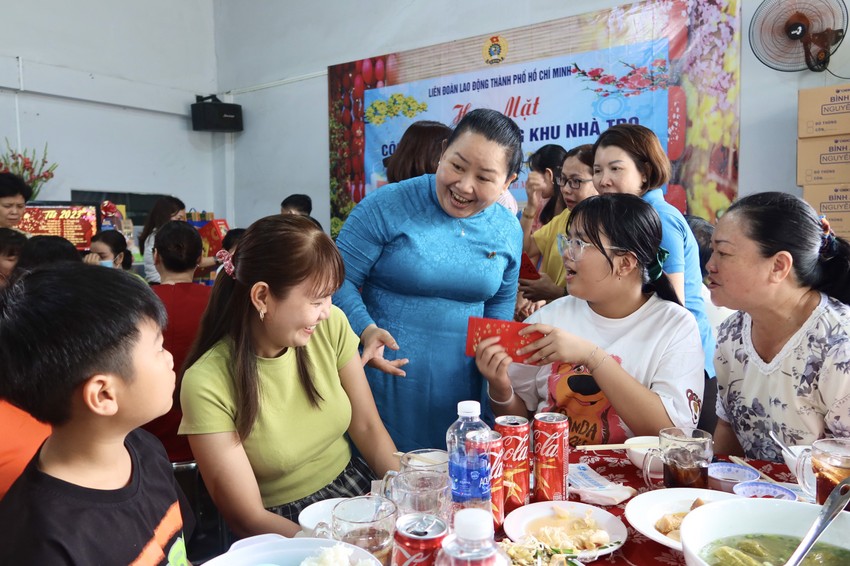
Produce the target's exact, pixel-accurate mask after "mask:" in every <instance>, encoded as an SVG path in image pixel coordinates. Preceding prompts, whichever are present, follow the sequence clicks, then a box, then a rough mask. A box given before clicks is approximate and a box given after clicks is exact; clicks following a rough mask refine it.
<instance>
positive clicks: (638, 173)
mask: <svg viewBox="0 0 850 566" xmlns="http://www.w3.org/2000/svg"><path fill="white" fill-rule="evenodd" d="M670 175H671V166H670V160H669V159H668V158H667V155H666V154H665V153H664V148H663V147H661V142H660V141H658V137H657V136H656V135H655V133H653V131H652V130H650V129H649V128H647V127H645V126H641V125H638V124H617V125H616V126H612V127H610V128H608V129H607V130H605V131H604V132H602V134H601V135H600V136H599V138H597V140H596V143H594V144H593V184H594V186H595V187H596V190H597V191H599V193H600V194H604V193H629V194H633V195H637V196H639V197H641V198H643V200H645V201H646V202H648V203H649V204H651V205H652V207H653V208H655V211H656V212H658V216H659V217H660V218H661V226H662V228H663V230H662V234H661V247H663V248H664V249H665V250H667V251H668V252H669V255H668V257H667V259H666V261H665V262H664V273H666V274H667V276H668V277H669V278H670V282H671V283H672V284H673V288H674V289H675V290H676V294H677V295H678V297H679V301H680V302H681V303H682V304H683V305H685V308H687V309H688V310H689V311H691V313H692V314H693V315H694V317H695V318H696V320H697V325H698V326H699V333H700V337H701V338H702V349H703V353H704V355H705V381H706V384H705V388H706V389H711V388H713V387H715V384H714V383H709V381H710V380H712V379H714V376H715V371H714V358H713V356H714V354H713V352H714V347H715V341H714V331H713V329H712V328H711V323H709V322H708V317H707V316H706V314H705V303H704V302H703V298H702V275H701V274H700V264H699V247H698V246H697V242H696V239H695V238H694V235H693V233H692V232H691V229H690V228H689V227H688V223H687V222H686V221H685V217H684V216H683V215H682V213H681V212H679V211H678V210H677V209H676V207H674V206H673V205H671V204H670V203H668V202H667V201H666V200H664V193H663V191H662V189H661V187H662V186H663V185H665V184H666V183H667V182H668V181H669V180H670ZM702 409H703V410H704V411H706V414H707V416H706V418H707V419H709V420H713V418H712V417H711V416H710V413H712V412H713V411H712V408H711V407H708V406H706V407H703V408H702ZM708 432H711V431H710V430H709V431H708Z"/></svg>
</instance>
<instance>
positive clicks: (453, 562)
mask: <svg viewBox="0 0 850 566" xmlns="http://www.w3.org/2000/svg"><path fill="white" fill-rule="evenodd" d="M510 563H511V559H510V558H508V555H507V554H505V553H504V552H503V551H502V550H501V549H500V548H499V547H498V546H496V541H495V540H493V516H492V515H491V514H490V512H489V511H485V510H483V509H461V510H460V511H458V513H457V515H455V532H454V534H452V535H449V536H447V537H446V538H444V539H443V548H442V550H440V553H439V554H438V555H437V561H436V562H435V563H434V564H435V566H510Z"/></svg>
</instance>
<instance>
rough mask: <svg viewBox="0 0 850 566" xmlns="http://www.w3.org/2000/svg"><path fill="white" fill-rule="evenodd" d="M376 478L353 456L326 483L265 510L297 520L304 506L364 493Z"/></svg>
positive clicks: (366, 465)
mask: <svg viewBox="0 0 850 566" xmlns="http://www.w3.org/2000/svg"><path fill="white" fill-rule="evenodd" d="M374 479H377V476H375V474H373V473H372V470H370V469H369V465H368V464H366V462H365V461H364V460H363V459H362V458H360V457H353V458H352V459H351V460H350V461H349V462H348V465H347V466H346V467H345V469H344V470H343V471H342V472H341V473H340V474H339V475H338V476H337V477H336V479H334V481H332V482H331V483H329V484H328V485H326V486H325V487H323V488H322V489H320V490H319V491H317V492H316V493H313V494H312V495H308V496H307V497H304V498H302V499H298V500H296V501H293V502H291V503H284V504H283V505H278V506H277V507H269V508H267V511H271V512H272V513H274V514H275V515H280V516H281V517H285V518H287V519H289V520H290V521H294V522H296V523H297V522H298V514H299V513H301V510H302V509H304V508H305V507H308V506H310V505H312V504H313V503H316V502H317V501H323V500H325V499H331V498H334V497H357V496H358V495H366V494H367V493H369V491H371V489H372V480H374Z"/></svg>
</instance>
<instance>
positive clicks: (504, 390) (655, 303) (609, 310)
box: [475, 193, 704, 446]
mask: <svg viewBox="0 0 850 566" xmlns="http://www.w3.org/2000/svg"><path fill="white" fill-rule="evenodd" d="M560 241H561V247H562V249H563V251H564V255H563V257H564V264H565V266H566V270H567V289H568V290H569V296H566V297H563V298H560V299H556V300H555V301H553V302H551V303H549V304H547V305H546V306H544V307H543V308H541V309H540V310H538V311H536V312H535V313H534V314H532V315H531V316H530V317H529V318H528V319H526V321H525V322H527V323H529V324H531V326H530V327H528V328H526V329H523V330H522V331H521V332H520V333H521V334H528V333H532V332H539V333H541V334H542V337H541V338H539V339H537V340H535V341H534V342H532V343H531V344H529V345H528V346H526V347H524V348H521V349H520V350H518V351H517V352H516V354H519V355H523V354H527V353H531V354H532V355H531V356H530V357H529V358H528V359H527V360H525V362H524V363H523V364H519V363H512V361H513V359H512V356H514V355H515V352H512V351H508V350H506V348H505V346H504V345H502V344H500V343H499V341H500V338H499V337H498V336H497V337H494V338H487V339H485V340H482V341H481V342H480V344H479V345H478V348H477V350H476V356H475V360H476V363H477V364H478V368H479V369H480V370H481V373H482V374H483V375H484V377H485V378H486V379H487V381H488V383H489V395H490V405H491V406H492V408H493V411H494V412H495V413H496V414H499V415H505V414H509V415H521V416H529V415H533V414H534V413H536V412H541V411H542V412H558V413H563V414H566V415H567V416H568V417H569V418H570V431H569V433H570V444H571V445H573V446H575V445H580V444H610V443H621V442H623V441H624V440H625V439H626V438H629V437H631V436H641V435H652V436H655V435H657V434H658V431H659V430H660V429H662V428H665V427H670V426H691V427H692V426H695V425H696V423H697V420H698V419H699V414H700V405H701V399H702V391H703V359H704V358H703V355H702V346H701V344H700V336H699V329H698V328H697V324H696V321H695V320H694V317H693V316H692V315H691V314H690V313H689V312H688V311H687V310H686V309H685V308H684V307H682V306H681V305H680V304H679V301H678V297H677V295H676V293H675V291H674V290H673V287H672V285H671V284H670V280H669V278H668V277H667V275H666V274H665V273H664V272H663V271H662V269H661V264H662V263H663V260H664V255H665V254H664V251H663V250H662V248H661V245H660V244H661V221H660V219H659V218H658V214H657V213H656V212H655V210H654V209H653V207H652V206H651V205H649V204H648V203H647V202H645V201H643V200H641V199H640V198H639V197H637V196H634V195H628V194H616V193H615V194H608V195H599V196H593V197H590V198H588V199H586V200H583V201H582V202H580V203H579V204H578V205H576V207H575V208H574V209H573V211H572V213H571V214H570V218H569V220H568V222H567V229H566V235H564V234H561V236H560Z"/></svg>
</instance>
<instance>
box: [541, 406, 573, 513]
mask: <svg viewBox="0 0 850 566" xmlns="http://www.w3.org/2000/svg"><path fill="white" fill-rule="evenodd" d="M569 434H570V423H569V421H568V420H567V415H562V414H561V413H538V414H537V415H535V416H534V494H533V496H532V498H533V499H534V501H566V500H567V499H569V493H568V490H567V488H568V486H569V484H568V483H567V473H568V472H569V469H570V442H569Z"/></svg>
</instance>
